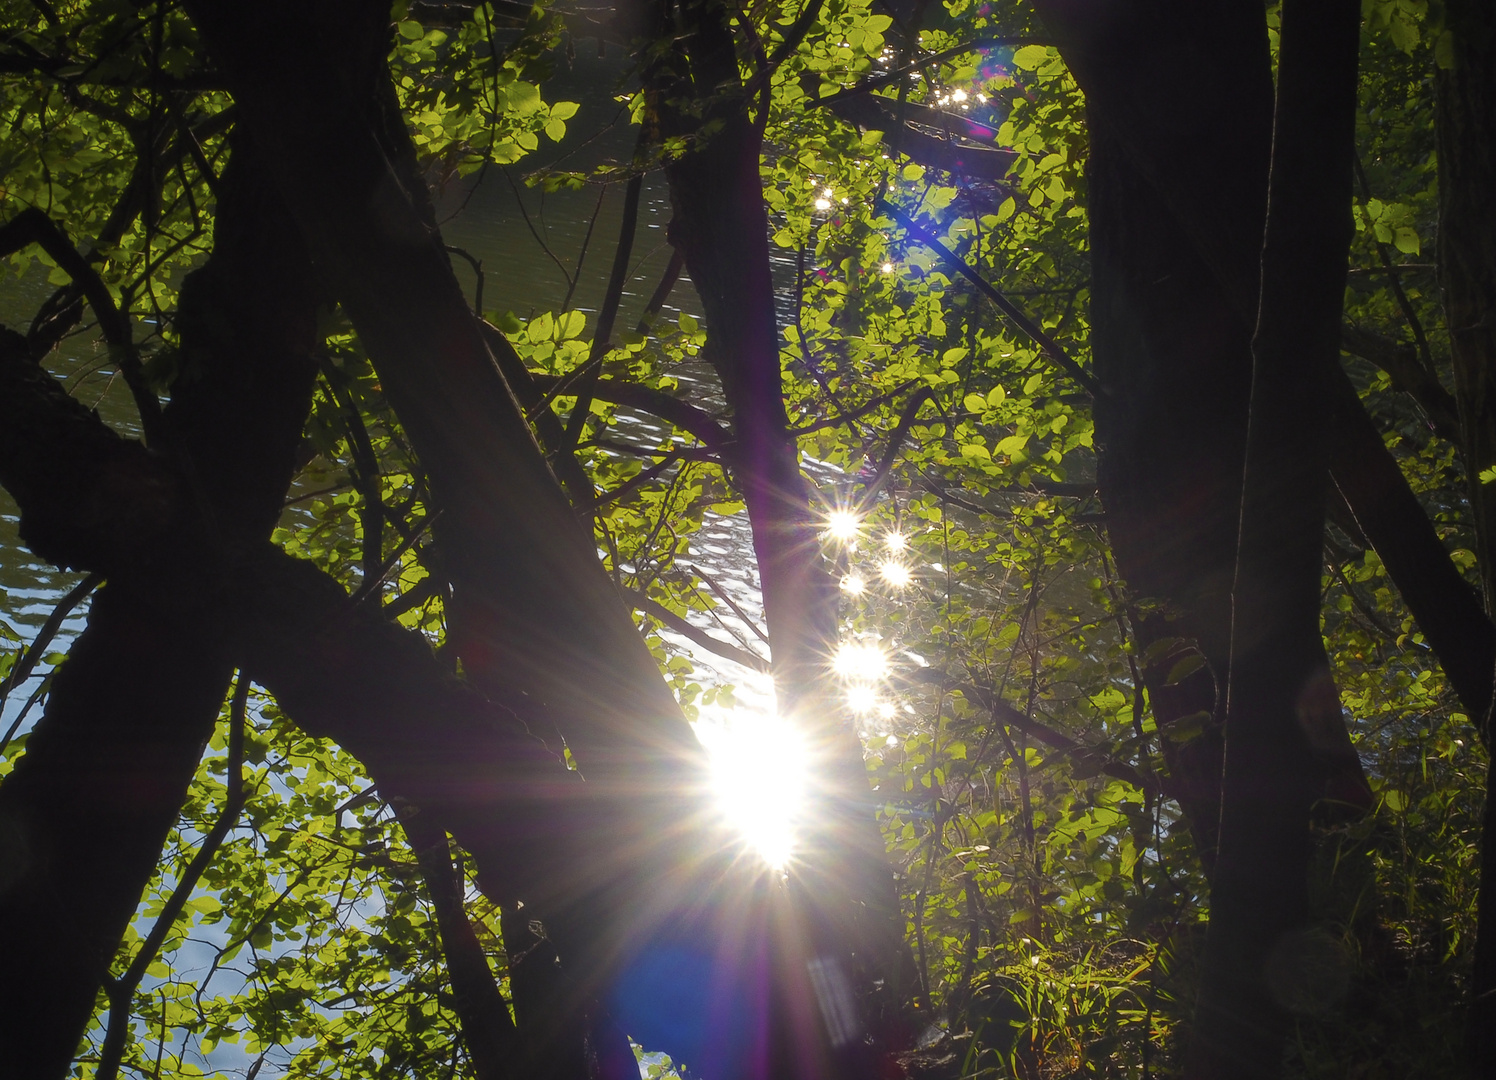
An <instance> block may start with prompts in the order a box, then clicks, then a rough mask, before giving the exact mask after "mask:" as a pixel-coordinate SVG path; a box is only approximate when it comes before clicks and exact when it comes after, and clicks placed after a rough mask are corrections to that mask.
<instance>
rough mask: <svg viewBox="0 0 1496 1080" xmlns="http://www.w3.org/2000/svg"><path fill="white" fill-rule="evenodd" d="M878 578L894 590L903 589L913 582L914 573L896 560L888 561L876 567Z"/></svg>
mask: <svg viewBox="0 0 1496 1080" xmlns="http://www.w3.org/2000/svg"><path fill="white" fill-rule="evenodd" d="M878 576H879V577H881V578H882V579H883V580H884V581H886V582H887V583H888V584H889V585H892V586H893V587H894V588H895V589H903V588H907V587H908V586H909V583H910V582H912V581H913V580H914V573H913V571H911V570H910V569H909V567H907V566H905V565H904V564H903V563H901V562H899V561H898V560H897V559H888V560H886V561H885V562H884V563H883V564H882V565H881V566H879V567H878Z"/></svg>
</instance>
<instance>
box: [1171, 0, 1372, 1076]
mask: <svg viewBox="0 0 1496 1080" xmlns="http://www.w3.org/2000/svg"><path fill="white" fill-rule="evenodd" d="M1360 25H1361V24H1360V8H1359V6H1358V5H1357V4H1356V3H1355V2H1354V0H1334V2H1323V0H1288V2H1287V3H1285V4H1284V6H1283V12H1282V30H1281V39H1280V41H1281V44H1280V51H1279V63H1278V86H1277V106H1276V108H1275V110H1274V115H1273V149H1272V167H1271V171H1270V174H1269V193H1268V208H1267V230H1266V236H1265V240H1264V245H1263V255H1262V292H1261V301H1260V303H1261V306H1260V310H1259V315H1258V320H1257V332H1256V335H1255V336H1254V338H1253V341H1252V357H1253V367H1252V393H1251V404H1250V414H1249V418H1248V430H1247V448H1246V467H1245V470H1244V473H1243V482H1242V489H1243V490H1242V509H1241V539H1240V546H1239V550H1238V555H1237V572H1236V581H1235V585H1234V589H1233V602H1234V611H1233V618H1232V646H1231V668H1230V675H1229V680H1228V689H1227V718H1226V756H1225V769H1224V774H1223V779H1222V799H1221V838H1220V850H1219V855H1218V857H1217V860H1216V871H1215V878H1214V881H1213V883H1212V887H1211V911H1210V932H1209V936H1208V938H1207V943H1206V952H1205V964H1204V968H1203V972H1202V985H1201V990H1200V998H1199V1004H1198V1006H1197V1008H1196V1013H1195V1028H1194V1038H1193V1049H1192V1062H1191V1065H1190V1070H1189V1072H1190V1075H1193V1076H1197V1077H1200V1078H1201V1080H1205V1078H1209V1080H1219V1078H1222V1077H1233V1076H1240V1077H1249V1076H1250V1077H1268V1076H1274V1075H1276V1074H1277V1073H1278V1072H1279V1070H1280V1069H1281V1056H1282V1051H1283V1038H1284V1035H1285V1034H1286V1030H1287V1029H1286V1023H1285V1021H1286V1017H1287V1010H1288V1009H1289V1008H1290V1007H1292V1006H1293V1005H1295V1004H1297V1003H1299V1001H1300V1000H1301V999H1302V997H1303V995H1304V994H1305V993H1306V990H1305V983H1304V982H1303V980H1304V979H1305V978H1306V977H1312V976H1311V975H1310V973H1308V972H1306V971H1304V970H1303V966H1302V965H1303V963H1304V960H1303V956H1302V953H1303V952H1304V951H1305V950H1304V941H1303V938H1302V934H1303V933H1304V931H1305V922H1306V920H1307V918H1308V854H1309V811H1310V807H1311V805H1312V804H1313V802H1314V801H1315V799H1316V798H1317V796H1318V784H1317V783H1316V781H1320V782H1322V777H1319V776H1316V772H1317V770H1316V769H1315V768H1314V767H1313V765H1314V760H1315V758H1317V757H1328V756H1332V755H1335V754H1338V753H1341V752H1343V749H1342V746H1341V743H1342V742H1343V740H1344V731H1345V728H1344V721H1343V719H1342V715H1341V709H1340V699H1339V695H1338V694H1337V693H1336V690H1335V685H1334V682H1333V681H1332V679H1331V677H1330V673H1329V664H1328V661H1327V660H1326V658H1325V654H1324V644H1323V641H1322V639H1321V637H1320V631H1319V616H1320V576H1321V573H1322V565H1323V553H1322V552H1323V537H1324V520H1325V494H1326V474H1327V466H1328V453H1327V448H1328V442H1329V438H1328V436H1329V431H1330V426H1331V425H1330V419H1331V404H1332V396H1331V395H1332V388H1333V386H1334V378H1335V375H1336V365H1337V364H1338V358H1339V355H1340V323H1341V317H1342V316H1341V312H1342V309H1343V305H1344V294H1345V273H1346V259H1347V254H1348V251H1349V246H1350V240H1351V236H1352V233H1353V229H1352V223H1351V216H1350V205H1351V170H1352V164H1353V162H1354V160H1355V110H1356V68H1357V53H1358V51H1359V47H1360ZM1305 1004H1309V1003H1305Z"/></svg>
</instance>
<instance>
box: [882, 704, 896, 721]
mask: <svg viewBox="0 0 1496 1080" xmlns="http://www.w3.org/2000/svg"><path fill="white" fill-rule="evenodd" d="M898 712H899V709H898V706H897V705H895V704H894V703H893V702H891V701H885V702H883V703H882V704H881V705H879V706H878V715H879V716H881V717H883V719H885V720H892V719H893V718H894V717H895V716H897V715H898Z"/></svg>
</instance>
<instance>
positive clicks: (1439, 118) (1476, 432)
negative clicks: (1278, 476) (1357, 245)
mask: <svg viewBox="0 0 1496 1080" xmlns="http://www.w3.org/2000/svg"><path fill="white" fill-rule="evenodd" d="M1446 12H1447V14H1446V16H1445V18H1446V19H1447V20H1448V27H1449V31H1448V32H1449V36H1450V46H1451V48H1450V52H1451V58H1452V61H1453V66H1452V67H1450V68H1449V70H1447V71H1443V70H1441V71H1440V72H1439V73H1438V76H1437V80H1436V86H1437V98H1436V107H1435V119H1436V126H1437V133H1438V146H1439V247H1438V259H1439V283H1440V285H1441V286H1442V287H1443V291H1444V316H1445V320H1446V322H1447V324H1448V326H1449V345H1450V353H1451V356H1452V358H1453V360H1454V396H1455V402H1456V404H1457V406H1458V408H1459V415H1460V429H1461V433H1462V435H1463V438H1464V443H1465V446H1464V451H1465V469H1466V473H1467V475H1468V478H1469V485H1470V506H1471V509H1472V511H1473V513H1474V516H1475V523H1476V530H1475V532H1476V555H1477V558H1478V560H1479V564H1480V572H1481V578H1482V580H1483V581H1484V583H1485V591H1486V608H1487V609H1488V610H1490V609H1491V608H1492V607H1493V604H1496V599H1493V597H1496V486H1493V485H1490V484H1482V483H1481V482H1480V472H1481V470H1482V469H1487V468H1490V467H1491V466H1493V465H1496V291H1493V290H1496V217H1493V215H1492V214H1491V205H1490V199H1491V192H1492V191H1493V190H1496V12H1493V11H1492V10H1491V5H1490V4H1487V3H1482V2H1480V0H1451V2H1450V3H1449V4H1448V5H1447V7H1446Z"/></svg>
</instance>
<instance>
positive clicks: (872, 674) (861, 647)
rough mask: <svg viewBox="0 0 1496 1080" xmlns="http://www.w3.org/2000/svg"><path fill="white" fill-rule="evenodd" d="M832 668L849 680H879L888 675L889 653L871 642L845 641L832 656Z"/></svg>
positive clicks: (865, 681) (866, 681)
mask: <svg viewBox="0 0 1496 1080" xmlns="http://www.w3.org/2000/svg"><path fill="white" fill-rule="evenodd" d="M831 670H832V671H834V672H836V674H837V675H839V676H841V677H842V678H843V679H846V680H848V681H849V682H859V683H871V682H877V681H878V680H879V679H885V678H887V677H888V654H887V653H886V652H884V651H883V649H882V647H881V646H879V645H875V644H873V643H871V642H866V641H844V642H842V643H841V644H840V645H838V646H837V649H836V655H834V656H833V657H832V658H831Z"/></svg>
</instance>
